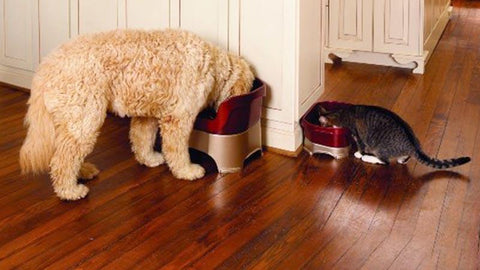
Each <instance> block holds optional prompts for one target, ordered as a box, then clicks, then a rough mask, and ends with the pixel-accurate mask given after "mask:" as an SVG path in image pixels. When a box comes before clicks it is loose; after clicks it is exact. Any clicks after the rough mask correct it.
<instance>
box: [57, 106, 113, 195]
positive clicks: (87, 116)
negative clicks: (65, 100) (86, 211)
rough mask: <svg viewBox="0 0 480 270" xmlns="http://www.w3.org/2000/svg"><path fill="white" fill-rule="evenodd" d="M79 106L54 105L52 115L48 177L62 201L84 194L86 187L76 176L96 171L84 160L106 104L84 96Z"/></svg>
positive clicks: (90, 147) (98, 128)
mask: <svg viewBox="0 0 480 270" xmlns="http://www.w3.org/2000/svg"><path fill="white" fill-rule="evenodd" d="M82 105H83V106H82V107H75V106H72V105H69V106H62V107H61V108H57V110H56V112H55V114H54V117H55V118H56V124H57V125H56V128H55V133H56V134H55V135H56V138H55V147H56V149H55V152H54V154H53V157H52V159H51V161H50V177H51V179H52V185H53V189H54V191H55V193H56V194H57V196H58V197H60V199H62V200H78V199H81V198H83V197H85V196H86V195H87V193H88V188H87V187H86V186H85V185H83V184H79V183H77V178H82V177H86V178H91V177H92V173H93V174H96V173H97V172H96V171H97V170H96V168H95V166H90V165H91V164H89V163H83V162H84V159H85V157H86V156H87V155H88V154H89V153H90V152H91V151H92V150H93V147H94V145H95V142H96V139H97V136H98V133H99V130H100V127H101V126H102V124H103V122H104V120H105V117H106V104H100V102H99V101H98V100H96V101H95V100H93V99H91V100H90V99H89V98H86V100H84V101H83V102H82ZM72 107H73V108H72ZM71 111H74V113H71ZM93 176H94V175H93Z"/></svg>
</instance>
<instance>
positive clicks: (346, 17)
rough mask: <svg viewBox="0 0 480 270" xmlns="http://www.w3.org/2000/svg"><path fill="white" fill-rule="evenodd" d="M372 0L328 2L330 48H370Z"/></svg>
mask: <svg viewBox="0 0 480 270" xmlns="http://www.w3.org/2000/svg"><path fill="white" fill-rule="evenodd" d="M372 6H373V0H338V1H330V4H329V7H328V9H329V19H328V20H329V29H328V44H329V47H331V48H343V49H352V50H364V51H371V50H372V13H373V10H372Z"/></svg>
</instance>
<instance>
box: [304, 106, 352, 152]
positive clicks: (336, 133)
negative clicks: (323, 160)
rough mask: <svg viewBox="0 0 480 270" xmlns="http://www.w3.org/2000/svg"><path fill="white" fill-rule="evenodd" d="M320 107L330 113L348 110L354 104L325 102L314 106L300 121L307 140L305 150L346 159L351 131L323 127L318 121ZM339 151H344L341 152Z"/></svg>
mask: <svg viewBox="0 0 480 270" xmlns="http://www.w3.org/2000/svg"><path fill="white" fill-rule="evenodd" d="M320 106H322V107H323V108H325V109H326V110H328V111H330V110H338V109H343V108H348V107H349V106H352V104H348V103H342V102H336V101H324V102H318V103H315V104H313V105H312V107H310V109H309V110H308V111H307V112H306V113H305V114H304V115H303V117H302V118H301V120H300V124H301V126H302V128H303V134H304V137H305V139H306V140H305V149H306V150H307V151H309V152H310V153H313V152H315V153H316V152H319V153H326V154H330V155H333V156H335V157H336V158H341V157H344V156H345V152H346V154H347V155H348V150H349V146H350V142H349V141H350V140H349V138H350V131H349V130H348V129H346V128H342V127H323V126H321V125H320V122H319V120H318V118H319V113H318V108H319V107H320ZM307 144H308V146H307ZM339 149H343V150H342V151H340V150H339ZM316 150H318V151H316ZM339 151H340V152H341V153H340V152H339Z"/></svg>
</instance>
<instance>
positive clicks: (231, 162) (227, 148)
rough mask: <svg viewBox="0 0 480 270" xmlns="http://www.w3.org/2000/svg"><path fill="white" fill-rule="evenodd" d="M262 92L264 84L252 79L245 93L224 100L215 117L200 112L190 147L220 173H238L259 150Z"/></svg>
mask: <svg viewBox="0 0 480 270" xmlns="http://www.w3.org/2000/svg"><path fill="white" fill-rule="evenodd" d="M265 92H266V90H265V84H264V83H263V82H262V81H261V80H259V79H255V81H254V82H253V86H252V90H251V91H250V92H249V93H247V94H244V95H239V96H234V97H231V98H229V99H227V100H225V101H224V102H222V104H220V106H219V108H218V112H217V113H215V111H214V110H212V109H207V110H204V111H202V112H201V113H200V114H199V115H198V116H197V119H196V121H195V125H194V129H193V131H192V134H191V136H190V142H189V144H190V147H191V148H193V149H195V150H197V151H200V152H203V153H205V154H207V155H209V156H210V157H211V158H212V159H213V160H214V161H215V164H216V167H217V170H218V171H219V172H221V173H229V172H237V171H239V170H241V169H242V167H243V164H244V160H245V159H248V157H250V156H251V155H252V154H253V153H255V152H258V151H261V150H262V132H261V125H260V117H261V114H262V98H263V96H264V95H265Z"/></svg>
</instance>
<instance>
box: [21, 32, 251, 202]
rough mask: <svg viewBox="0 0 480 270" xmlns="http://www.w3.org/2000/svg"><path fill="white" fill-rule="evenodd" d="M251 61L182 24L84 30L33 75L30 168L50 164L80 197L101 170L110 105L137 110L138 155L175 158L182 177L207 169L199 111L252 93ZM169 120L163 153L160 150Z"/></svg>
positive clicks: (60, 189) (57, 184)
mask: <svg viewBox="0 0 480 270" xmlns="http://www.w3.org/2000/svg"><path fill="white" fill-rule="evenodd" d="M253 79H254V75H253V73H252V71H251V69H250V67H249V65H248V64H247V62H246V61H245V60H243V59H242V58H241V57H239V56H237V55H234V54H231V53H228V52H225V51H223V50H221V49H219V48H217V47H215V46H213V45H212V44H210V43H208V42H206V41H204V40H202V39H201V38H199V37H198V36H196V35H194V34H192V33H189V32H186V31H181V30H165V31H149V32H146V31H140V30H115V31H111V32H106V33H99V34H93V35H85V36H80V37H78V38H76V39H74V40H72V41H70V42H68V43H66V44H64V45H62V46H60V47H59V48H57V49H56V50H54V51H53V52H52V53H51V54H50V55H49V56H47V57H46V58H45V59H43V61H42V63H41V64H40V66H39V68H38V70H37V72H36V74H35V76H34V78H33V82H32V89H31V96H30V99H29V101H28V104H29V108H28V112H27V115H26V118H25V124H26V126H27V127H28V133H27V137H26V138H25V141H24V143H23V146H22V148H21V150H20V165H21V168H22V172H24V173H27V172H32V173H39V172H43V171H47V170H48V169H50V177H51V180H52V185H53V188H54V191H55V193H56V194H57V195H58V197H60V198H61V199H64V200H77V199H80V198H83V197H85V196H86V195H87V193H88V188H87V187H86V186H85V185H83V184H79V183H77V178H82V179H90V178H93V177H95V176H96V175H97V174H98V172H99V171H98V169H97V168H96V167H95V166H94V165H93V164H90V163H87V162H84V159H85V157H86V156H87V155H88V154H89V153H90V152H91V151H92V150H93V147H94V144H95V141H96V138H97V136H98V134H99V129H100V127H101V126H102V124H103V122H104V120H105V118H106V115H107V111H110V112H113V113H116V114H117V115H119V116H122V117H123V116H128V117H132V120H131V126H130V141H131V144H132V151H133V152H134V154H135V158H136V159H137V161H138V162H140V163H141V164H144V165H146V166H149V167H154V166H158V165H160V164H162V163H164V162H165V161H166V163H167V164H168V166H169V167H170V170H171V171H172V173H173V175H174V176H175V177H177V178H181V179H187V180H193V179H197V178H200V177H202V176H203V175H204V174H205V171H204V169H203V168H202V167H201V166H199V165H196V164H192V163H190V157H189V153H188V141H189V136H190V133H191V131H192V128H193V124H194V121H195V118H196V116H197V114H198V113H199V112H200V111H201V110H202V109H204V108H206V107H207V106H213V107H215V108H218V106H219V105H220V103H221V102H222V101H224V100H225V99H226V98H228V97H230V96H232V95H239V94H244V93H247V92H248V91H250V88H251V86H252V82H253ZM158 128H160V134H161V136H162V153H158V152H155V151H154V149H153V146H154V141H155V135H156V132H157V130H158Z"/></svg>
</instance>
